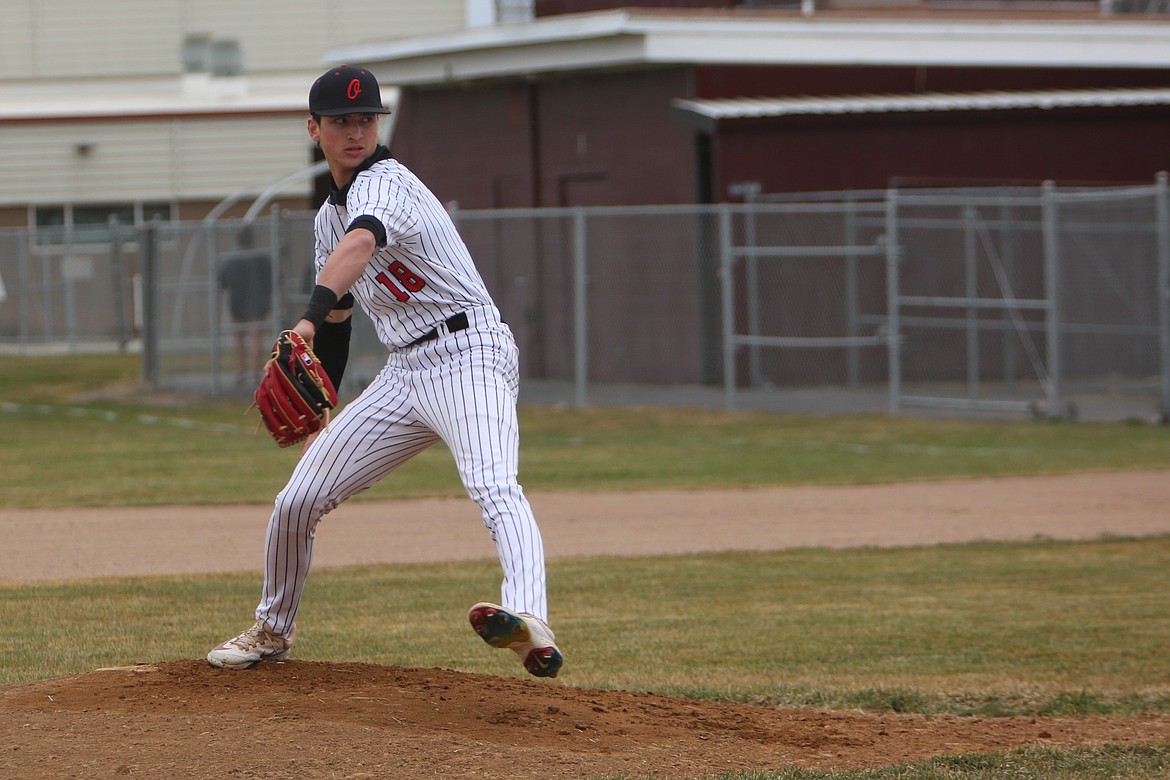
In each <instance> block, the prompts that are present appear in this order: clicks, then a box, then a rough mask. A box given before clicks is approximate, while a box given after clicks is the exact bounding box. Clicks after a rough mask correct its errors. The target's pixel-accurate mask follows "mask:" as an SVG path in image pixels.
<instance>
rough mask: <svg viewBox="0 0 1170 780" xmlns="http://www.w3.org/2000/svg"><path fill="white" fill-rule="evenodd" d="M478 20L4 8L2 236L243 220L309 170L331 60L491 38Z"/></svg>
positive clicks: (325, 6) (273, 11)
mask: <svg viewBox="0 0 1170 780" xmlns="http://www.w3.org/2000/svg"><path fill="white" fill-rule="evenodd" d="M490 5H491V3H490V0H489V2H488V6H490ZM483 6H484V3H483V2H481V1H479V0H425V2H424V1H422V0H413V1H412V0H346V1H345V2H341V1H340V0H282V2H271V1H268V2H264V1H262V2H253V3H238V2H235V1H234V0H149V2H147V1H146V0H109V2H101V3H95V2H92V0H51V1H49V2H46V0H7V1H6V2H5V4H4V23H3V25H0V182H2V183H3V186H2V187H0V227H12V226H26V225H29V226H35V225H42V226H44V225H84V224H104V223H105V222H106V221H107V219H108V217H109V216H110V215H111V214H117V215H118V216H119V217H120V218H121V219H123V221H129V220H133V221H135V222H141V221H143V220H145V219H149V218H150V217H151V216H154V215H160V216H162V217H164V218H175V219H198V218H202V217H203V216H204V215H206V214H207V213H209V212H210V211H211V210H213V209H215V208H217V206H219V207H220V208H223V209H224V211H225V213H226V214H228V215H237V216H238V215H242V214H243V213H244V211H245V210H246V208H247V207H248V205H249V204H250V203H251V202H252V201H254V200H255V197H256V196H257V195H258V194H259V193H261V192H263V191H264V190H265V189H266V188H268V187H269V185H271V184H273V183H274V182H276V181H278V180H281V179H283V178H285V177H288V176H290V175H292V174H295V173H296V172H298V171H303V170H305V169H306V168H308V167H309V166H310V165H311V164H312V162H313V160H312V155H313V148H312V146H311V144H310V142H309V140H308V136H307V134H306V132H305V122H304V120H305V117H306V110H305V105H306V100H307V95H308V90H309V86H310V84H311V83H312V81H313V79H314V78H316V76H318V75H319V74H320V72H321V71H322V69H323V68H324V67H326V65H327V63H326V62H325V60H324V58H323V55H324V52H325V51H326V50H328V49H332V48H336V47H337V46H339V45H344V44H353V43H358V42H361V41H366V40H386V39H394V38H399V37H411V36H417V35H420V34H426V33H437V32H444V31H453V30H459V29H462V28H463V27H465V26H467V25H468V24H475V23H490V22H491V19H492V12H491V10H490V8H489V9H488V10H486V11H485V9H484V7H483ZM394 94H395V91H394V90H393V89H387V90H385V94H384V95H383V97H384V99H386V100H387V101H388V102H389V101H392V100H393V99H394ZM311 188H312V183H311V182H310V181H308V180H302V181H299V182H295V183H293V184H290V185H289V186H288V187H287V188H285V189H283V190H282V191H281V193H280V198H281V201H280V202H282V203H284V204H286V205H289V206H292V207H296V208H305V207H308V205H309V199H310V195H311ZM229 203H234V204H235V205H234V206H233V207H232V208H230V209H228V208H227V205H228V204H229Z"/></svg>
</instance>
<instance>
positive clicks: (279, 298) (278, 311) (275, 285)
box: [268, 205, 292, 330]
mask: <svg viewBox="0 0 1170 780" xmlns="http://www.w3.org/2000/svg"><path fill="white" fill-rule="evenodd" d="M283 235H284V225H283V223H282V220H281V213H280V207H279V206H276V205H273V207H272V222H271V223H270V224H269V226H268V246H269V249H268V255H269V257H270V258H271V260H272V262H270V263H269V266H268V267H269V268H270V269H271V270H272V284H271V288H270V289H271V290H272V293H271V295H272V318H273V320H272V323H273V324H272V329H273V330H280V327H281V324H282V323H283V322H284V321H285V320H284V296H283V295H281V294H280V282H281V279H283V278H284V273H285V272H286V271H291V270H292V269H285V268H282V267H281V262H280V259H281V258H282V257H284V252H282V251H281V247H282V246H283V241H282V236H283Z"/></svg>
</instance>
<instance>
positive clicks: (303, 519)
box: [256, 317, 548, 633]
mask: <svg viewBox="0 0 1170 780" xmlns="http://www.w3.org/2000/svg"><path fill="white" fill-rule="evenodd" d="M479 319H481V318H480V317H473V318H472V326H471V328H470V329H468V330H463V331H459V332H457V333H452V334H447V335H443V336H440V337H439V338H438V339H436V340H432V341H429V342H425V343H423V344H420V345H418V346H415V347H406V348H404V349H401V350H398V351H397V352H393V353H391V354H390V358H389V360H388V361H387V363H386V367H385V368H383V369H382V371H381V373H379V374H378V376H377V378H376V379H374V381H373V382H372V383H371V384H370V386H369V387H367V388H366V390H365V391H364V392H363V393H362V394H361V396H359V397H358V398H357V399H355V400H354V401H353V402H351V403H350V404H349V405H347V406H346V407H345V408H344V409H343V410H342V411H341V413H340V414H339V415H338V416H337V417H336V418H335V419H334V420H333V421H332V422H331V423H330V424H329V426H328V427H327V428H326V429H325V430H324V431H322V433H321V434H320V435H319V436H318V437H317V439H316V441H314V442H313V444H312V446H310V447H309V449H308V451H307V452H306V453H305V454H304V457H302V458H301V460H300V462H299V463H298V464H297V466H296V468H295V469H294V470H293V473H292V477H291V478H290V479H289V482H288V484H287V485H286V486H285V488H284V489H283V490H282V491H281V492H280V493H279V494H278V495H277V497H276V505H275V507H274V509H273V512H272V518H271V520H269V523H268V533H267V536H266V538H265V569H264V590H263V594H262V597H261V600H260V603H259V605H258V606H257V607H256V619H257V620H259V621H260V622H262V623H264V624H265V625H266V626H267V627H268V629H269V630H270V631H275V632H277V633H286V632H287V631H288V629H289V627H290V626H291V625H292V622H293V618H294V617H295V616H296V613H297V608H298V606H299V605H300V600H301V594H302V592H303V590H304V586H305V579H306V578H307V577H308V574H309V566H310V563H311V561H312V557H313V539H314V536H315V534H316V529H317V523H318V521H319V520H320V519H321V517H322V516H323V515H325V513H327V512H329V511H330V510H332V509H333V508H334V507H336V506H337V505H338V504H340V503H341V502H342V501H344V500H345V499H347V498H349V497H350V496H352V495H354V494H356V493H360V492H361V491H363V490H366V489H368V488H369V487H371V486H372V485H373V484H374V483H375V482H377V481H378V480H379V479H381V478H382V477H384V476H386V475H387V474H389V473H390V472H391V471H393V470H394V469H396V468H397V467H398V466H400V465H402V464H403V463H405V462H406V461H407V460H408V459H410V458H411V457H413V456H415V455H417V454H418V453H419V452H421V451H422V450H424V449H425V448H427V447H429V446H430V445H431V444H434V443H435V442H436V441H438V440H439V439H442V440H443V441H444V442H445V443H446V444H447V446H448V448H449V449H450V450H451V453H452V454H453V455H454V457H455V464H456V466H457V467H458V469H459V475H460V477H461V478H462V480H463V486H464V488H465V489H466V490H467V494H468V495H469V496H470V497H471V499H472V500H473V501H475V503H476V504H478V505H479V508H480V510H481V512H482V515H483V522H484V525H485V526H487V529H488V531H489V533H490V535H491V538H492V541H494V542H495V545H496V550H497V552H498V554H499V557H500V565H501V567H502V568H503V574H504V577H503V583H502V585H501V588H500V595H501V599H502V601H501V603H502V605H503V606H505V607H507V608H508V609H511V610H514V611H516V612H526V613H529V614H532V615H535V616H537V617H539V618H540V619H541V620H545V621H546V622H547V612H548V603H547V594H546V590H545V569H544V547H543V543H542V541H541V537H540V530H539V528H538V527H537V525H536V520H535V519H534V518H533V515H532V509H531V507H529V505H528V500H527V499H526V498H525V497H524V492H523V490H522V488H521V487H520V485H519V483H518V482H517V478H516V476H517V471H518V469H519V451H520V433H519V425H518V423H517V418H516V396H517V391H518V387H519V369H518V351H517V349H516V342H515V341H514V340H513V338H512V334H511V331H509V330H508V329H507V326H505V325H500V324H483V323H482V321H481V322H478V323H477V320H479ZM388 522H393V521H392V520H389V521H388ZM387 533H393V529H392V528H388V529H387Z"/></svg>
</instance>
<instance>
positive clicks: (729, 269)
mask: <svg viewBox="0 0 1170 780" xmlns="http://www.w3.org/2000/svg"><path fill="white" fill-rule="evenodd" d="M734 263H735V258H734V256H733V255H732V252H731V207H730V206H728V205H727V204H723V205H721V206H720V207H719V282H720V285H721V290H720V292H721V293H722V299H723V312H722V322H723V405H724V407H725V408H726V409H727V411H729V412H732V411H735V274H734Z"/></svg>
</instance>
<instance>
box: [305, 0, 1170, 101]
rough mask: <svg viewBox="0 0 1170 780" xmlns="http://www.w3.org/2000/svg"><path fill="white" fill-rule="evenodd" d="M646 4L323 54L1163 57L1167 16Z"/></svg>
mask: <svg viewBox="0 0 1170 780" xmlns="http://www.w3.org/2000/svg"><path fill="white" fill-rule="evenodd" d="M651 10H652V9H622V10H617V11H604V12H597V13H585V14H569V15H564V16H554V17H547V18H541V19H537V20H535V21H533V22H527V23H521V24H501V25H497V26H494V27H484V28H470V29H466V30H463V31H460V32H455V33H448V34H442V35H433V36H424V37H418V38H409V39H402V40H391V41H383V42H370V43H364V44H354V45H347V46H340V47H337V48H334V49H331V50H329V51H327V52H326V55H325V59H326V62H327V63H329V64H339V63H343V62H346V63H359V64H362V65H365V66H367V67H369V68H371V69H372V70H374V72H375V73H376V74H377V76H378V77H379V79H380V80H381V81H382V82H383V83H387V84H395V85H397V86H404V87H409V86H427V85H442V84H450V83H460V82H471V81H477V80H484V79H501V78H508V79H516V78H525V77H532V76H537V75H542V74H550V73H563V72H573V71H585V70H596V69H615V68H634V67H650V66H661V65H671V64H676V65H677V64H691V65H754V66H768V65H852V66H883V65H884V66H899V65H901V66H953V67H979V66H983V67H1021V68H1024V67H1028V68H1155V69H1158V68H1166V69H1170V21H1167V20H1165V18H1164V17H1138V18H1125V17H1103V16H1100V15H1098V14H1088V13H1084V12H1076V13H1061V12H1049V13H1013V12H1011V11H1006V10H999V11H995V12H983V13H953V14H950V13H919V14H907V13H880V12H878V11H876V10H875V11H871V12H870V13H869V14H868V15H867V14H860V13H832V12H823V13H820V12H818V13H817V14H814V15H811V16H801V15H800V14H799V13H798V12H795V11H794V12H790V13H784V12H771V13H761V12H754V13H752V12H742V13H732V12H725V13H717V12H716V13H709V14H697V13H681V12H675V13H661V12H659V13H651V12H649V11H651Z"/></svg>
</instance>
